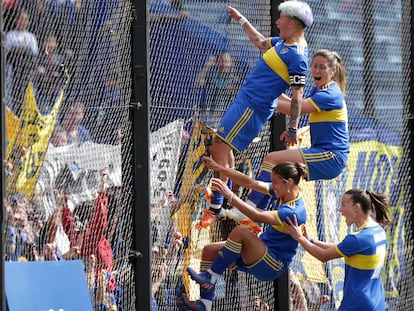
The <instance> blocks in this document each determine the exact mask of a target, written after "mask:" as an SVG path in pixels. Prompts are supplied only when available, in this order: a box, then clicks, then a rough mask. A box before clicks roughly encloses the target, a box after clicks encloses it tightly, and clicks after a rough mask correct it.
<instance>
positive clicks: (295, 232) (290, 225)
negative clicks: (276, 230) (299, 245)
mask: <svg viewBox="0 0 414 311" xmlns="http://www.w3.org/2000/svg"><path fill="white" fill-rule="evenodd" d="M284 223H285V225H286V227H287V230H288V233H289V234H290V235H291V236H292V238H294V239H295V240H296V241H297V240H298V239H299V238H300V237H301V236H302V235H304V234H303V233H305V232H306V234H307V231H306V227H305V225H303V226H299V225H298V219H297V218H296V215H293V219H290V217H286V221H285V222H284ZM303 227H305V228H303Z"/></svg>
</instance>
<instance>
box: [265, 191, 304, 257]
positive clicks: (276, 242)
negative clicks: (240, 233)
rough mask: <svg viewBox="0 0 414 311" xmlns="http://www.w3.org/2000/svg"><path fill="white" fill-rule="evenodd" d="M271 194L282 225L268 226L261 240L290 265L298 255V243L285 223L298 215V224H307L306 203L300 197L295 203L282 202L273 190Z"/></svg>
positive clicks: (276, 215) (276, 213)
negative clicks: (288, 231)
mask: <svg viewBox="0 0 414 311" xmlns="http://www.w3.org/2000/svg"><path fill="white" fill-rule="evenodd" d="M270 194H271V195H272V196H273V197H274V199H275V200H274V202H273V209H274V214H275V217H276V218H277V219H278V220H279V221H280V222H281V223H282V225H278V226H276V225H275V226H268V227H267V229H266V230H265V231H264V232H263V233H262V234H261V235H260V239H261V240H262V241H263V243H265V244H266V246H267V247H268V248H269V250H273V251H274V252H277V253H278V254H279V256H280V259H283V260H284V261H285V262H287V263H289V262H290V261H291V260H292V258H293V256H295V254H296V251H297V248H298V242H297V241H296V240H295V239H294V238H292V236H290V235H289V233H287V230H286V226H285V225H284V224H283V222H285V221H287V217H289V218H290V219H293V215H296V218H297V220H298V224H299V225H301V224H304V223H305V222H306V209H305V203H304V202H303V199H302V196H300V195H299V196H298V197H297V198H296V199H295V200H293V201H289V202H281V201H280V199H278V198H277V197H276V193H275V192H274V190H273V189H271V190H270Z"/></svg>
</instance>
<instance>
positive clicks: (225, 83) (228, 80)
mask: <svg viewBox="0 0 414 311" xmlns="http://www.w3.org/2000/svg"><path fill="white" fill-rule="evenodd" d="M238 81H239V79H238V78H237V76H236V75H235V72H234V64H233V58H232V56H231V55H230V53H228V52H223V53H220V54H219V55H218V56H210V57H209V58H208V59H207V61H206V62H205V64H204V66H203V68H202V69H201V70H200V72H199V73H198V74H197V76H196V78H195V85H196V86H198V87H201V88H202V99H201V103H200V107H199V119H200V120H201V121H203V122H205V123H206V124H207V125H208V126H210V127H212V128H216V127H217V125H218V124H217V123H218V121H219V119H220V118H221V116H222V114H223V112H224V111H225V110H226V109H227V105H228V104H229V103H230V102H231V100H232V99H233V98H234V96H235V95H236V92H237V88H238V86H239V85H238V84H239V83H238Z"/></svg>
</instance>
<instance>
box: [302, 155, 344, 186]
mask: <svg viewBox="0 0 414 311" xmlns="http://www.w3.org/2000/svg"><path fill="white" fill-rule="evenodd" d="M299 151H300V153H301V154H302V157H303V160H304V161H305V164H306V166H307V169H308V180H318V179H332V178H335V177H337V176H338V175H339V174H341V173H342V171H343V170H344V168H345V166H346V162H347V159H348V155H347V154H339V153H338V154H336V153H334V152H332V151H327V150H326V149H320V148H301V149H299Z"/></svg>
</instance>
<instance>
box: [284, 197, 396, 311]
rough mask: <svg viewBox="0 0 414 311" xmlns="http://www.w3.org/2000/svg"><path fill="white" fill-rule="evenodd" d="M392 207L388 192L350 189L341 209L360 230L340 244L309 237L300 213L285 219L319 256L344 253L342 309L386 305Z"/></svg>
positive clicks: (328, 257) (305, 245) (375, 310)
mask: <svg viewBox="0 0 414 311" xmlns="http://www.w3.org/2000/svg"><path fill="white" fill-rule="evenodd" d="M388 208H389V203H388V197H387V196H386V195H384V194H381V193H376V192H372V191H365V190H359V189H352V190H348V191H346V192H345V194H344V195H343V196H342V203H341V207H340V208H339V212H340V213H341V214H342V216H344V217H345V220H346V224H347V226H351V225H352V224H355V225H356V227H357V231H356V232H352V233H350V234H348V235H347V236H346V237H345V238H344V239H343V240H342V242H340V243H338V244H337V243H327V242H323V241H314V240H313V239H312V238H309V236H308V234H307V231H306V226H303V227H302V226H301V225H300V224H298V221H297V219H296V216H293V218H292V217H290V216H289V217H288V219H287V222H286V223H285V224H286V225H287V228H288V230H289V231H288V232H289V233H290V234H291V235H292V237H293V238H294V239H295V240H296V241H298V242H299V243H300V245H302V246H303V248H304V249H305V250H307V251H308V252H309V253H311V254H312V255H313V256H314V257H316V258H318V259H319V260H321V261H323V262H325V261H328V260H331V259H335V258H340V257H344V259H345V280H344V294H343V299H342V302H341V305H340V307H339V309H338V310H350V311H352V310H355V311H356V310H372V311H380V310H381V311H382V310H385V309H386V308H385V295H384V286H383V284H382V278H381V277H382V267H383V265H384V260H385V255H386V250H387V240H386V234H385V230H384V228H383V226H386V225H389V224H390V219H389V218H388V216H387V209H388ZM302 232H304V233H302Z"/></svg>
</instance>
